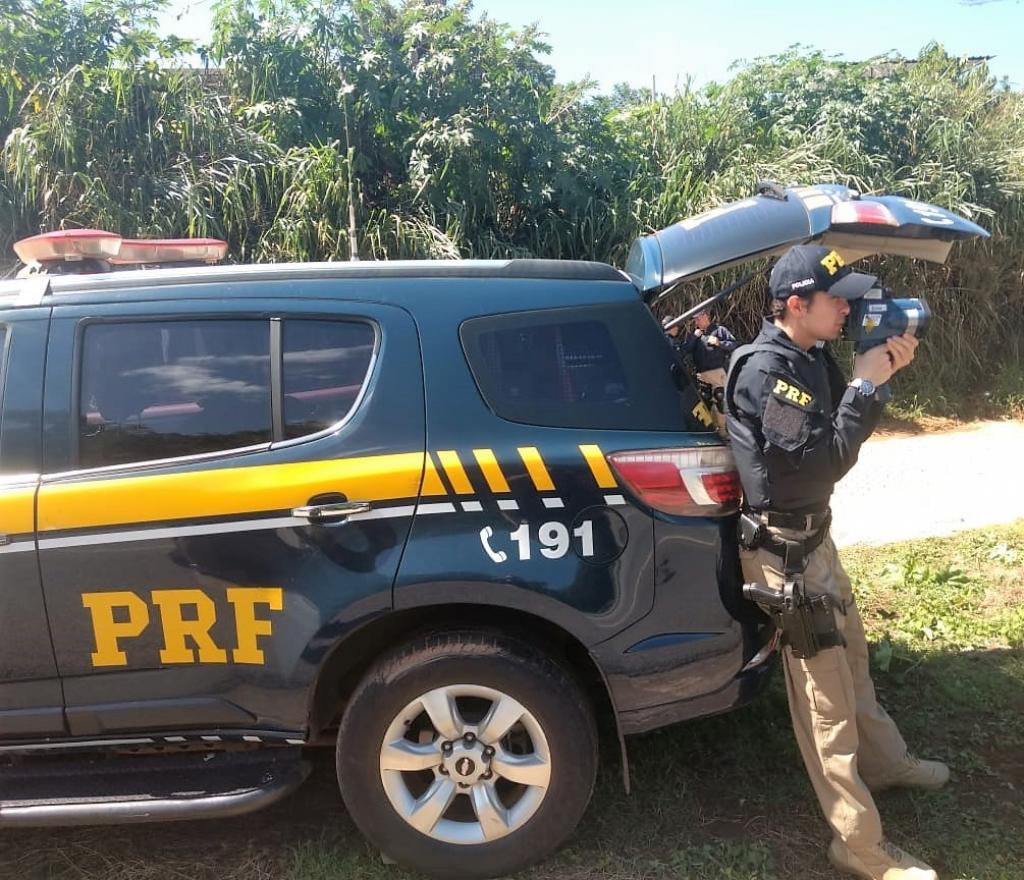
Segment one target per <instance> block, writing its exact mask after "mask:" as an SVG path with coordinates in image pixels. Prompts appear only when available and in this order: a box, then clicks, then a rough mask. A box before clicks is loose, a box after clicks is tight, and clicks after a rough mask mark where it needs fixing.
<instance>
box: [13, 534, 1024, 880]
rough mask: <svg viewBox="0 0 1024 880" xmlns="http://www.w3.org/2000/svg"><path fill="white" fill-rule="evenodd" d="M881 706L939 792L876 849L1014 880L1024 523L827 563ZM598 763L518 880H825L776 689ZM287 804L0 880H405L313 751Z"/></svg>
mask: <svg viewBox="0 0 1024 880" xmlns="http://www.w3.org/2000/svg"><path fill="white" fill-rule="evenodd" d="M843 556H844V559H845V561H846V565H847V568H848V570H849V572H850V574H851V576H852V577H853V580H854V583H855V584H856V586H857V590H858V595H859V597H860V604H861V608H862V610H863V615H864V618H865V623H866V625H867V627H868V630H869V638H870V639H871V640H872V645H873V662H874V666H875V681H876V686H877V689H878V692H879V695H880V699H881V701H882V702H883V704H884V705H885V706H886V707H887V708H888V709H889V710H890V712H891V713H892V714H893V715H894V717H895V718H896V719H897V721H898V722H899V724H900V727H901V729H902V730H903V732H904V735H905V736H906V738H907V740H908V741H909V742H910V744H911V747H912V748H914V749H915V750H916V751H917V752H918V753H919V754H921V755H926V756H930V757H937V758H941V759H943V760H945V761H947V762H949V763H950V765H951V766H952V768H953V773H954V776H953V782H952V784H951V785H950V786H948V787H947V788H946V789H945V790H944V791H941V792H938V793H933V794H925V793H914V792H905V791H904V792H900V791H893V792H887V793H884V794H881V795H880V796H879V798H878V801H879V806H880V808H881V811H882V815H883V819H884V821H885V825H886V829H887V833H888V834H889V836H890V837H892V838H893V839H894V840H895V841H896V842H897V843H899V844H901V845H903V846H905V847H906V848H907V849H909V850H910V851H911V852H914V853H915V854H918V855H920V856H921V857H922V858H925V859H927V860H928V861H930V862H931V863H932V864H933V865H934V866H935V867H936V869H937V870H938V871H939V875H940V876H941V877H942V878H943V880H949V878H955V880H1020V878H1021V877H1024V520H1021V521H1018V522H1017V523H1016V524H1014V525H1012V526H1006V527H1000V528H992V529H985V530H980V531H974V532H966V533H962V534H960V535H956V536H953V537H950V538H945V539H938V540H927V541H912V542H907V543H902V544H893V545H890V546H886V547H870V548H867V547H865V548H853V549H850V550H847V551H845V552H844V554H843ZM630 753H631V756H632V762H633V780H634V793H633V794H632V795H631V796H627V795H626V794H624V793H623V790H622V786H621V783H620V778H619V766H618V763H617V761H616V759H615V756H614V752H612V751H609V753H608V754H607V755H605V756H604V759H603V761H602V769H601V774H600V777H599V779H598V785H597V789H596V791H595V793H594V798H593V801H592V803H591V807H590V809H589V810H588V812H587V815H586V816H585V817H584V820H583V822H582V823H581V825H580V828H579V830H578V831H577V833H576V834H575V836H574V837H573V838H572V839H571V841H570V842H569V844H568V845H567V846H566V847H565V848H563V849H562V850H561V851H560V852H559V853H557V854H556V855H555V856H554V857H552V858H551V859H549V860H548V861H547V862H546V863H544V864H542V865H539V866H537V867H535V868H533V869H532V870H530V871H527V872H525V873H524V874H523V875H521V877H522V878H523V880H555V878H559V880H596V878H602V880H658V878H666V880H667V878H673V880H783V878H786V880H788V878H800V880H824V878H831V877H833V876H834V874H833V873H832V871H831V869H830V867H829V866H828V864H827V862H826V860H825V856H824V852H825V846H826V844H827V842H828V831H827V829H826V826H825V824H824V822H823V821H822V819H821V818H820V816H819V814H818V809H817V805H816V803H815V801H814V798H813V795H812V793H811V790H810V786H809V784H808V782H807V779H806V776H805V775H804V772H803V769H802V766H801V764H800V761H799V757H798V755H797V751H796V746H795V744H794V741H793V737H792V733H791V731H790V728H789V717H788V712H787V709H786V700H785V694H784V692H783V690H782V687H781V680H780V678H779V677H777V678H776V681H775V683H774V685H773V687H772V688H771V690H770V691H769V693H768V694H767V695H766V696H765V698H764V699H762V700H760V701H758V702H757V703H756V704H755V705H752V706H749V707H747V708H745V709H743V710H740V711H738V712H734V713H732V714H729V715H724V716H720V717H717V718H709V719H704V720H701V721H696V722H691V723H687V724H683V725H678V726H676V727H673V728H669V729H666V730H662V731H658V732H656V733H652V734H647V735H644V736H640V737H635V738H633V739H632V740H631V741H630ZM316 761H317V769H316V772H315V773H314V776H313V778H311V780H310V781H309V782H307V783H306V785H305V786H304V787H303V788H302V789H301V790H300V791H299V792H298V793H296V794H295V795H293V796H292V797H290V798H289V799H287V800H286V801H285V802H284V803H282V804H280V805H278V806H276V807H274V808H272V809H270V810H267V811H264V812H263V813H257V814H254V815H251V816H244V817H240V818H238V819H234V820H223V821H216V822H206V823H187V824H182V825H166V826H148V827H146V826H127V827H121V828H96V829H66V830H64V829H62V830H33V831H7V832H4V833H3V834H2V835H0V841H2V846H0V877H3V878H8V877H11V878H13V877H18V878H47V880H157V878H160V880H166V878H182V880H357V878H358V880H363V878H366V880H385V878H387V880H407V878H411V876H412V875H409V874H407V873H406V872H403V871H401V870H399V869H397V868H394V867H390V866H386V865H383V864H382V863H381V861H380V858H379V856H378V855H377V854H376V853H375V852H372V851H371V850H370V849H369V848H368V847H367V845H366V844H365V842H364V841H363V839H362V838H361V837H360V836H359V835H358V833H357V832H356V831H355V829H354V826H353V825H352V823H351V821H350V820H349V818H348V816H347V815H346V814H345V812H344V809H343V808H342V806H341V802H340V799H339V797H338V795H337V789H336V787H335V784H334V779H333V772H332V761H331V755H330V754H329V752H325V753H323V754H322V755H319V756H317V758H316Z"/></svg>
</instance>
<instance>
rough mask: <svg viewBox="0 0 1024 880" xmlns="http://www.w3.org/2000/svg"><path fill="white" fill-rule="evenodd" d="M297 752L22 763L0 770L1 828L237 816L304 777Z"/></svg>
mask: <svg viewBox="0 0 1024 880" xmlns="http://www.w3.org/2000/svg"><path fill="white" fill-rule="evenodd" d="M309 771H310V765H309V764H308V763H307V762H305V761H303V760H302V759H301V752H300V750H299V749H285V748H281V749H256V750H252V751H240V752H202V753H181V754H161V755H140V756H136V755H125V756H116V757H97V758H90V759H81V758H79V759H77V760H67V759H58V760H51V759H46V760H38V761H36V760H29V761H24V762H19V763H18V764H12V765H8V766H0V827H12V826H21V827H31V826H36V827H38V826H47V825H119V824H122V823H127V822H168V821H178V820H184V819H209V818H224V817H228V816H238V815H241V814H242V813H249V812H252V811H253V810H258V809H261V808H262V807H266V806H269V805H270V804H272V803H274V802H275V801H278V800H280V799H281V798H283V797H284V796H285V795H287V794H289V793H290V792H292V791H294V790H295V789H296V788H298V787H299V785H301V784H302V782H303V781H304V780H305V779H306V777H307V776H308V775H309Z"/></svg>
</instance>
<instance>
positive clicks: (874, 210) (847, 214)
mask: <svg viewBox="0 0 1024 880" xmlns="http://www.w3.org/2000/svg"><path fill="white" fill-rule="evenodd" d="M858 223H861V224H865V225H868V226H899V225H900V224H899V221H898V220H897V219H896V218H895V217H894V216H893V215H892V211H890V210H889V209H888V208H887V207H886V206H885V205H882V204H880V203H878V202H862V201H852V202H840V203H839V204H838V205H833V206H832V225H833V226H844V225H847V224H853V225H855V224H858Z"/></svg>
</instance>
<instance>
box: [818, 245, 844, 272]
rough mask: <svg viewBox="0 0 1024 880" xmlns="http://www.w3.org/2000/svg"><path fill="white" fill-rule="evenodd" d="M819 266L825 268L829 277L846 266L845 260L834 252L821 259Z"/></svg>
mask: <svg viewBox="0 0 1024 880" xmlns="http://www.w3.org/2000/svg"><path fill="white" fill-rule="evenodd" d="M821 265H822V266H824V267H825V270H826V271H827V272H828V274H829V275H835V274H836V272H838V271H839V270H840V269H841V268H842V267H843V266H845V265H846V260H844V259H843V258H842V257H841V256H839V254H838V252H836V251H829V253H827V254H825V256H823V257H822V258H821Z"/></svg>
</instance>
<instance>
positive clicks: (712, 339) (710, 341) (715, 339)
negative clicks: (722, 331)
mask: <svg viewBox="0 0 1024 880" xmlns="http://www.w3.org/2000/svg"><path fill="white" fill-rule="evenodd" d="M708 345H710V346H711V347H712V348H715V347H716V346H717V345H718V337H717V336H709V337H708Z"/></svg>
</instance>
